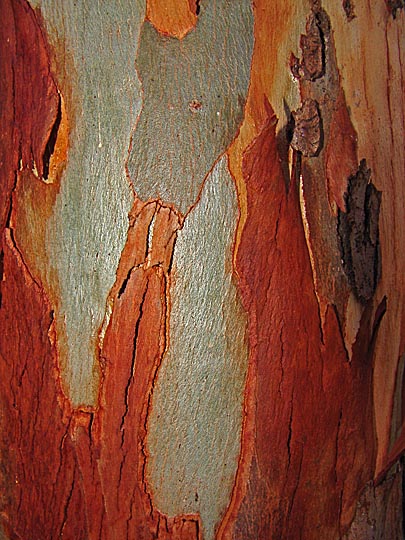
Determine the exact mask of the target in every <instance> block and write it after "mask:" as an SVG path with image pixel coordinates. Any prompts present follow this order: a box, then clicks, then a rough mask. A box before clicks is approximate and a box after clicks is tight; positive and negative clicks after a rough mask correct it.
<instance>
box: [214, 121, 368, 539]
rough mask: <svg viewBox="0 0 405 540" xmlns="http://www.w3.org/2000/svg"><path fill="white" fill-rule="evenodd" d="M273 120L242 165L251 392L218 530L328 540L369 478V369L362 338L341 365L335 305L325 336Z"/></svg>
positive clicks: (241, 254)
mask: <svg viewBox="0 0 405 540" xmlns="http://www.w3.org/2000/svg"><path fill="white" fill-rule="evenodd" d="M275 123H276V122H275V118H274V116H273V117H270V118H269V120H268V122H267V124H266V125H265V126H264V128H263V130H262V131H261V133H260V135H259V136H258V137H257V139H256V140H255V141H253V143H252V145H251V146H250V148H249V149H248V150H247V151H246V153H245V155H244V161H243V172H244V177H245V180H246V187H247V200H248V217H247V222H246V225H245V228H244V231H243V234H242V238H241V243H240V246H239V250H238V255H237V270H238V274H239V276H240V278H241V281H240V284H241V285H240V286H241V292H242V296H243V301H244V306H245V309H246V310H247V311H248V313H249V320H250V330H249V342H250V349H251V355H250V368H249V375H248V381H247V386H248V387H249V385H254V396H253V397H252V399H250V400H249V399H248V400H247V403H246V406H247V411H248V412H247V419H246V421H245V430H244V435H243V437H244V439H243V452H242V460H241V466H240V469H239V475H238V478H237V482H236V487H235V492H234V497H233V501H232V503H231V506H230V509H229V512H228V516H227V517H226V519H225V521H224V525H223V527H222V529H221V536H223V537H225V538H227V537H229V536H228V535H232V537H233V538H277V539H283V538H286V539H287V538H288V539H290V538H335V537H337V536H338V533H339V529H340V526H341V520H342V519H343V517H342V516H344V523H345V525H347V516H348V515H349V514H350V512H351V511H352V509H353V504H354V503H353V501H354V500H356V499H357V497H358V494H359V492H360V489H361V487H363V486H364V484H365V483H366V481H367V480H369V479H370V478H371V474H372V465H373V452H372V448H373V445H374V438H373V422H372V407H371V372H372V366H371V365H370V364H367V361H366V358H367V356H368V355H367V347H368V344H367V343H365V342H364V341H362V342H361V343H360V342H359V344H358V350H356V352H355V358H354V359H353V361H352V363H351V364H349V363H348V362H347V361H346V352H345V349H344V345H343V339H342V336H341V333H340V329H339V325H338V322H337V319H336V315H335V312H334V310H333V309H330V308H329V309H328V311H327V315H326V321H325V327H324V334H323V335H322V332H321V327H320V320H319V313H318V304H317V301H316V297H315V294H314V285H313V282H312V272H311V266H310V261H309V257H308V253H307V247H306V242H305V237H304V232H303V228H302V222H301V215H300V209H299V201H298V194H297V191H296V189H295V187H294V188H291V190H290V192H289V193H288V194H287V193H286V191H285V184H284V181H283V174H282V170H281V166H280V162H279V157H278V154H277V143H276V136H275ZM364 322H365V323H366V324H365V326H366V327H367V321H364ZM252 422H253V427H251V425H252ZM252 433H254V437H252Z"/></svg>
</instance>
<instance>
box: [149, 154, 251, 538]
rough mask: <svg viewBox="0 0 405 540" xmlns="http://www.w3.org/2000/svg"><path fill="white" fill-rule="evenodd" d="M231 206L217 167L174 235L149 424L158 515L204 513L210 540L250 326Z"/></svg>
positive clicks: (236, 444)
mask: <svg viewBox="0 0 405 540" xmlns="http://www.w3.org/2000/svg"><path fill="white" fill-rule="evenodd" d="M237 219H238V212H237V197H236V193H235V188H234V185H233V183H232V180H231V177H230V175H229V172H228V171H227V167H226V160H225V158H223V159H222V160H221V161H220V162H219V163H218V165H217V166H216V167H215V169H214V171H213V173H212V174H211V175H210V177H209V178H208V180H207V183H206V185H205V187H204V189H203V192H202V195H201V199H200V201H199V203H198V205H197V206H196V207H195V208H194V209H193V211H192V212H191V213H190V214H189V216H188V217H187V219H186V221H185V225H184V228H183V229H182V230H181V231H179V233H178V237H177V241H176V246H175V252H174V259H173V269H172V289H171V313H170V346H169V349H168V351H167V353H166V355H165V356H164V358H163V362H162V367H161V370H160V372H159V375H158V380H157V383H156V386H155V391H154V394H153V402H152V410H151V414H150V418H149V423H148V439H147V444H148V450H149V452H150V459H149V460H148V465H147V477H148V482H149V485H150V488H151V491H152V494H153V501H154V505H155V506H156V507H157V508H158V509H159V510H160V511H161V512H163V513H165V514H168V515H169V516H175V515H178V514H182V513H197V512H198V513H200V515H201V518H202V523H203V528H204V538H205V539H206V540H209V539H213V538H214V530H215V526H216V525H217V524H218V522H219V521H220V519H221V516H222V514H223V512H224V511H225V509H226V507H227V505H228V504H229V500H230V496H231V491H232V486H233V483H234V479H235V474H236V469H237V463H238V456H239V452H240V439H241V425H242V417H243V410H242V409H243V390H244V383H245V376H246V370H247V361H248V353H247V346H246V343H245V329H246V325H247V321H246V315H245V314H244V312H243V310H242V307H241V303H240V300H239V297H238V293H237V288H236V287H235V284H234V282H233V277H232V243H233V238H234V233H235V229H236V224H237Z"/></svg>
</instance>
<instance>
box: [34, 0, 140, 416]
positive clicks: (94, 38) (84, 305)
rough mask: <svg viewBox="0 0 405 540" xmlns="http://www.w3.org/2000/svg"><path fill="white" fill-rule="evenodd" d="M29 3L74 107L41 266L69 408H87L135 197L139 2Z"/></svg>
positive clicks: (61, 0) (63, 0)
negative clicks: (50, 287) (131, 157)
mask: <svg viewBox="0 0 405 540" xmlns="http://www.w3.org/2000/svg"><path fill="white" fill-rule="evenodd" d="M31 4H32V5H33V6H34V7H39V8H40V9H41V14H42V17H43V19H44V21H45V25H46V29H47V32H48V37H49V39H50V41H51V43H52V44H53V45H54V46H55V49H56V50H60V47H61V44H63V46H64V49H65V52H66V54H65V57H64V58H62V56H61V55H59V56H57V61H59V62H64V61H65V60H66V62H67V63H66V64H64V65H57V66H56V70H57V73H56V76H57V82H58V84H59V87H60V88H61V91H62V93H63V94H64V97H65V101H66V103H67V108H68V113H69V108H70V111H72V109H74V110H75V113H74V128H73V131H72V132H71V133H70V149H69V154H68V162H67V167H66V170H65V172H64V175H63V178H62V181H61V190H60V193H59V195H58V197H57V200H56V203H55V206H54V210H53V216H52V217H51V219H50V220H49V223H48V227H47V245H48V256H49V261H50V269H48V270H47V272H48V273H49V272H54V273H55V274H56V277H57V281H58V282H59V287H60V308H59V311H58V313H57V314H56V324H57V330H58V333H59V334H60V336H61V339H63V334H65V341H66V349H67V352H66V358H62V359H61V361H62V366H63V371H62V374H63V377H64V381H65V385H66V386H67V388H68V391H69V394H70V395H69V397H70V399H71V401H72V402H73V404H74V405H75V406H79V405H92V404H93V403H94V396H95V392H94V387H97V370H96V369H95V367H96V354H95V351H96V345H97V333H98V329H99V327H100V325H101V324H102V320H103V316H104V310H105V302H106V298H107V295H108V292H109V290H110V289H111V287H112V285H113V283H114V280H115V273H116V269H117V265H118V262H119V258H120V254H121V251H122V249H123V246H124V244H125V240H126V234H127V229H128V211H129V210H130V208H131V205H132V201H133V195H132V192H131V190H130V186H129V182H128V180H127V178H126V175H125V163H126V159H127V157H128V148H129V143H130V137H131V130H132V129H133V126H134V124H135V121H136V117H137V115H138V114H139V110H140V104H141V99H140V84H139V80H138V78H137V74H136V70H135V65H134V62H135V57H136V50H137V44H138V38H139V32H140V28H141V25H142V22H143V19H144V12H145V0H131V1H130V2H128V1H114V2H110V1H107V0H102V1H98V2H92V1H90V2H84V1H74V0H42V1H41V0H35V1H32V2H31ZM71 62H73V66H72V65H71ZM72 67H74V70H72V69H71V68H72ZM66 70H67V73H66ZM68 89H70V90H68ZM45 280H46V281H48V282H49V281H50V278H49V275H48V278H45Z"/></svg>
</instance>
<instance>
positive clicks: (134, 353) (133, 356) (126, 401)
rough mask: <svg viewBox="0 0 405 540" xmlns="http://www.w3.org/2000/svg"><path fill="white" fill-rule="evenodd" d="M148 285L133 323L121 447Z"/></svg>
mask: <svg viewBox="0 0 405 540" xmlns="http://www.w3.org/2000/svg"><path fill="white" fill-rule="evenodd" d="M148 286H149V282H148V281H147V282H146V287H145V290H144V292H143V295H142V299H141V303H140V305H139V317H138V319H137V321H136V324H135V330H134V339H133V350H132V362H131V372H130V375H129V378H128V382H127V385H126V387H125V391H124V403H125V411H124V414H123V415H122V417H121V424H120V431H121V448H122V447H123V446H124V439H125V425H124V424H125V419H126V417H127V415H128V411H129V390H130V388H131V385H132V383H133V380H134V375H135V361H136V351H137V342H138V336H139V325H140V322H141V319H142V316H143V306H144V304H145V298H146V295H147V292H148Z"/></svg>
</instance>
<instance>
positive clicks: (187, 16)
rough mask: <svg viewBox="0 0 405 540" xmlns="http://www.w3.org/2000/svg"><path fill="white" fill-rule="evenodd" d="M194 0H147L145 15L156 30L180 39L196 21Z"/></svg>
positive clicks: (196, 3) (195, 3) (196, 9)
mask: <svg viewBox="0 0 405 540" xmlns="http://www.w3.org/2000/svg"><path fill="white" fill-rule="evenodd" d="M198 4H199V2H198V1H195V0H148V2H147V6H146V17H147V19H148V21H150V22H151V23H152V24H153V26H154V27H155V28H156V30H157V31H158V32H160V33H161V34H165V35H167V36H172V37H176V38H178V39H182V38H183V37H184V36H185V35H186V34H188V33H189V32H190V30H192V29H193V28H194V27H195V25H196V23H197V15H198V11H199V6H198Z"/></svg>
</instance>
